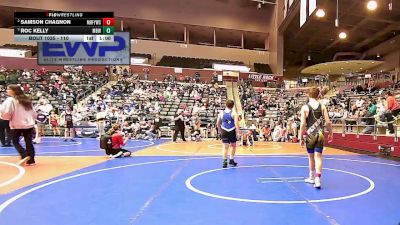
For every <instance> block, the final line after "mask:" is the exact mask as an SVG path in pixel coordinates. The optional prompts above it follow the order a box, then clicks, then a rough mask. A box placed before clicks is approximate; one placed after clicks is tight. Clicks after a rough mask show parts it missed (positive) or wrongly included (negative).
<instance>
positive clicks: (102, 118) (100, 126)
mask: <svg viewBox="0 0 400 225" xmlns="http://www.w3.org/2000/svg"><path fill="white" fill-rule="evenodd" d="M106 117H107V113H106V112H105V111H104V110H102V108H101V107H100V106H97V114H96V122H97V130H98V132H99V137H98V138H99V139H100V137H101V136H102V135H103V134H104V132H105V125H106V124H105V122H106Z"/></svg>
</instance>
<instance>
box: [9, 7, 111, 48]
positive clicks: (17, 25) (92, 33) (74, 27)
mask: <svg viewBox="0 0 400 225" xmlns="http://www.w3.org/2000/svg"><path fill="white" fill-rule="evenodd" d="M14 37H15V41H18V42H29V41H37V42H60V41H79V42H113V41H114V13H113V12H14Z"/></svg>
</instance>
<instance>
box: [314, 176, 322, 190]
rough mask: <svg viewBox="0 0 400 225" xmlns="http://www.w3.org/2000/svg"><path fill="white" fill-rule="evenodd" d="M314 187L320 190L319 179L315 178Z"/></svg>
mask: <svg viewBox="0 0 400 225" xmlns="http://www.w3.org/2000/svg"><path fill="white" fill-rule="evenodd" d="M314 187H315V188H318V189H320V188H321V178H319V177H316V178H315V183H314Z"/></svg>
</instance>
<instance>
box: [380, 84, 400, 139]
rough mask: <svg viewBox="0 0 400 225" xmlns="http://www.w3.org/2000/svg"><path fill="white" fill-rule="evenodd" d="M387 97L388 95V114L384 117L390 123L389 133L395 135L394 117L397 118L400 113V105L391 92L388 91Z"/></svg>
mask: <svg viewBox="0 0 400 225" xmlns="http://www.w3.org/2000/svg"><path fill="white" fill-rule="evenodd" d="M386 95H387V97H386V112H385V114H384V116H385V117H386V120H387V121H388V122H389V123H388V129H389V133H390V134H393V133H394V126H393V123H392V121H393V120H394V118H393V117H396V116H397V115H399V113H400V104H399V103H398V102H397V100H396V98H395V97H394V96H393V93H392V92H391V91H388V92H387V94H386Z"/></svg>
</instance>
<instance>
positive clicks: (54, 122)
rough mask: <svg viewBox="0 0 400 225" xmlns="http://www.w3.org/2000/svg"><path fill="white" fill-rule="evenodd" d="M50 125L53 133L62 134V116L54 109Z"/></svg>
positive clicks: (50, 117)
mask: <svg viewBox="0 0 400 225" xmlns="http://www.w3.org/2000/svg"><path fill="white" fill-rule="evenodd" d="M49 121H50V126H51V129H52V131H53V135H54V136H56V135H58V136H61V132H60V117H59V116H58V115H57V114H56V113H55V112H54V110H53V111H51V113H50V116H49Z"/></svg>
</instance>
